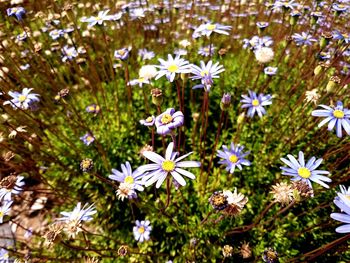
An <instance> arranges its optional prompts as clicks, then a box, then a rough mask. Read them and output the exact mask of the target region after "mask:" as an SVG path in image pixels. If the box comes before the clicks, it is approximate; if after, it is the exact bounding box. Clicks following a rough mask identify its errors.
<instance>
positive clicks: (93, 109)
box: [85, 104, 101, 114]
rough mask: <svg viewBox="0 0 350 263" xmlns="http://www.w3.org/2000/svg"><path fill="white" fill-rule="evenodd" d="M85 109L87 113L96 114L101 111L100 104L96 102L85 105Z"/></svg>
mask: <svg viewBox="0 0 350 263" xmlns="http://www.w3.org/2000/svg"><path fill="white" fill-rule="evenodd" d="M85 110H86V111H87V112H89V113H94V114H98V113H99V112H100V111H101V108H100V106H98V105H96V104H91V105H89V106H87V107H86V109H85Z"/></svg>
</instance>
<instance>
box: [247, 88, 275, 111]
mask: <svg viewBox="0 0 350 263" xmlns="http://www.w3.org/2000/svg"><path fill="white" fill-rule="evenodd" d="M248 92H249V96H247V95H242V98H243V100H241V102H242V103H243V105H242V106H241V108H248V113H247V115H248V117H250V118H253V117H254V115H255V113H257V114H258V116H259V117H260V118H261V117H262V116H263V115H264V114H266V110H265V108H264V106H267V105H271V104H272V101H271V99H272V96H271V95H270V94H268V95H264V94H262V93H260V94H259V95H257V94H256V93H255V92H254V91H250V90H249V91H248Z"/></svg>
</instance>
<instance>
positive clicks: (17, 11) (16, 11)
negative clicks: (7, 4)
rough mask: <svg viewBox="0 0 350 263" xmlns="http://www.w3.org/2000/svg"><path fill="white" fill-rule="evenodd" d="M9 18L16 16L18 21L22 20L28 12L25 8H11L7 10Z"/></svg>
mask: <svg viewBox="0 0 350 263" xmlns="http://www.w3.org/2000/svg"><path fill="white" fill-rule="evenodd" d="M6 12H7V15H8V16H15V17H16V18H17V20H22V18H23V16H24V15H25V13H26V10H25V9H24V8H23V7H20V6H19V7H11V8H8V9H7V10H6Z"/></svg>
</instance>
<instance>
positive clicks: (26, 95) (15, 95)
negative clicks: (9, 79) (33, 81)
mask: <svg viewBox="0 0 350 263" xmlns="http://www.w3.org/2000/svg"><path fill="white" fill-rule="evenodd" d="M32 90H33V89H28V88H24V89H23V90H22V92H17V91H9V95H10V96H11V97H12V100H8V101H5V102H4V105H7V104H10V105H11V106H12V107H13V108H14V109H17V108H20V109H22V110H27V109H28V108H31V107H33V106H34V104H35V103H36V102H38V101H39V98H38V96H39V95H38V94H36V93H30V92H31V91H32Z"/></svg>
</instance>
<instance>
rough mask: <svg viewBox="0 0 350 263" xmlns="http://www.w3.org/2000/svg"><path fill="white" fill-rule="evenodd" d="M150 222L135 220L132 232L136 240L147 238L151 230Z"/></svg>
mask: <svg viewBox="0 0 350 263" xmlns="http://www.w3.org/2000/svg"><path fill="white" fill-rule="evenodd" d="M150 223H151V222H150V221H148V220H142V221H139V220H136V222H135V226H134V227H133V233H134V237H135V239H136V241H138V242H143V241H147V240H149V238H150V237H149V235H150V233H151V230H152V226H151V225H150Z"/></svg>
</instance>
